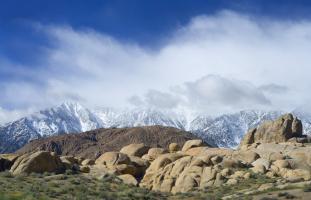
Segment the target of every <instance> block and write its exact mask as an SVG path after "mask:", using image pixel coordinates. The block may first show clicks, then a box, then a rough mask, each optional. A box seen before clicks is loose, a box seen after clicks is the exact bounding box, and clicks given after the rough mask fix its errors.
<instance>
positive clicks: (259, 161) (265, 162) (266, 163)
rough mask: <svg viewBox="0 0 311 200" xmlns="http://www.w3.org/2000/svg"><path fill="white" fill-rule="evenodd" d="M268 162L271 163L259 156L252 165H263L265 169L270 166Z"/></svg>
mask: <svg viewBox="0 0 311 200" xmlns="http://www.w3.org/2000/svg"><path fill="white" fill-rule="evenodd" d="M270 164H271V163H270V161H269V160H266V159H264V158H259V159H257V160H256V161H255V162H253V163H252V165H253V166H254V167H256V166H257V165H263V166H264V167H265V168H266V169H269V168H270Z"/></svg>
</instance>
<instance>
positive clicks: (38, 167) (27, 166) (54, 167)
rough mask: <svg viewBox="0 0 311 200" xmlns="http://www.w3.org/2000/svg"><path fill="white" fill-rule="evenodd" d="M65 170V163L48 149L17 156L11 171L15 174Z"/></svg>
mask: <svg viewBox="0 0 311 200" xmlns="http://www.w3.org/2000/svg"><path fill="white" fill-rule="evenodd" d="M63 171H65V165H64V164H63V163H62V161H61V159H60V158H59V157H58V156H57V155H56V154H55V153H51V152H47V151H39V152H36V153H34V154H24V155H22V156H20V157H18V158H17V160H16V161H15V162H14V164H13V166H12V167H11V169H10V172H11V173H12V174H14V175H17V174H23V173H25V174H29V173H32V172H33V173H43V172H55V173H60V172H63Z"/></svg>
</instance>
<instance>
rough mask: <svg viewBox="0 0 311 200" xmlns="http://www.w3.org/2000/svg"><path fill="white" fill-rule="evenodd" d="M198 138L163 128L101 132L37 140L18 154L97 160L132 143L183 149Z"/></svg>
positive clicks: (122, 129)
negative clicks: (41, 153) (40, 152)
mask: <svg viewBox="0 0 311 200" xmlns="http://www.w3.org/2000/svg"><path fill="white" fill-rule="evenodd" d="M194 138H196V137H195V136H193V135H192V134H191V133H189V132H186V131H183V130H180V129H177V128H172V127H163V126H145V127H134V128H110V129H97V130H93V131H88V132H84V133H79V134H66V135H59V136H53V137H48V138H41V139H37V140H33V141H31V142H30V143H28V144H27V145H25V146H24V147H22V148H21V149H19V150H18V151H17V153H29V152H35V151H38V150H45V151H54V152H56V153H57V154H59V155H74V156H80V157H84V158H96V157H98V156H99V155H101V154H102V153H104V152H108V151H119V150H120V149H121V148H122V147H124V146H126V145H128V144H132V143H144V144H145V145H147V146H150V147H164V148H167V147H168V145H169V144H170V143H173V142H176V143H178V144H179V145H180V146H182V145H183V144H184V143H185V142H186V141H187V140H190V139H194Z"/></svg>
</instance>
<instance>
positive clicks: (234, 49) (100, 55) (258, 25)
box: [0, 0, 311, 124]
mask: <svg viewBox="0 0 311 200" xmlns="http://www.w3.org/2000/svg"><path fill="white" fill-rule="evenodd" d="M310 11H311V2H310V1H302V0H295V1H291V0H254V1H248V0H196V1H193V0H169V1H168V0H113V1H112V0H90V1H83V0H66V1H63V0H53V1H47V0H28V1H22V2H21V1H18V0H2V1H1V2H0V124H1V123H4V122H8V121H11V120H14V119H17V118H19V117H21V116H24V115H27V114H29V113H32V112H34V111H37V110H39V109H43V108H47V107H50V106H55V105H58V104H61V103H62V102H65V101H77V102H80V103H82V104H83V105H86V106H87V107H89V108H95V107H98V106H104V107H152V108H156V109H164V110H184V109H186V110H192V111H196V112H201V113H207V114H211V115H217V114H222V113H226V112H235V111H239V110H242V109H267V110H285V111H291V110H293V109H296V108H299V107H303V108H306V110H309V109H308V103H309V102H310V99H311V93H310V91H309V88H310V86H311V79H310V78H309V76H310V72H311V66H310V65H311V57H310V52H311V12H310ZM309 107H311V106H309ZM310 111H311V110H310Z"/></svg>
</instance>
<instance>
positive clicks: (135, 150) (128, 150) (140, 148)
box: [120, 143, 150, 157]
mask: <svg viewBox="0 0 311 200" xmlns="http://www.w3.org/2000/svg"><path fill="white" fill-rule="evenodd" d="M149 149H150V147H147V146H145V145H144V144H143V143H140V144H129V145H127V146H125V147H123V148H122V149H121V150H120V152H121V153H124V154H127V155H129V156H138V157H142V156H143V155H144V154H146V153H147V152H148V150H149Z"/></svg>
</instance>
